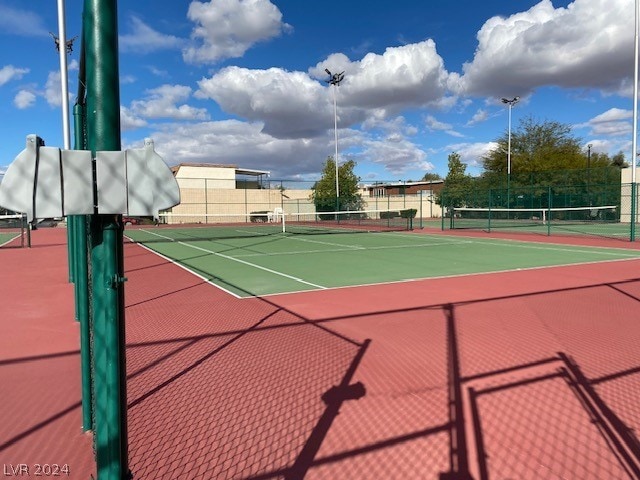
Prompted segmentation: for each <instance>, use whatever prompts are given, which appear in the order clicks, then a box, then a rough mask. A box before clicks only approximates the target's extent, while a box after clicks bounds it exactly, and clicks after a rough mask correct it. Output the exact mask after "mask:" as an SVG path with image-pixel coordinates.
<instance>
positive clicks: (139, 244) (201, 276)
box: [125, 235, 246, 299]
mask: <svg viewBox="0 0 640 480" xmlns="http://www.w3.org/2000/svg"><path fill="white" fill-rule="evenodd" d="M125 236H126V235H125ZM127 238H129V239H130V240H131V241H132V242H133V243H134V244H136V245H138V246H140V247H142V248H144V249H145V250H147V251H149V252H151V253H153V254H155V255H158V256H159V257H160V258H164V259H165V260H166V261H167V262H169V263H173V264H174V265H176V266H177V267H180V268H181V269H183V270H186V271H187V272H189V273H190V274H192V275H195V276H196V277H198V278H200V279H201V280H204V281H205V282H206V283H208V284H209V285H212V286H214V287H216V288H218V289H220V290H222V291H223V292H225V293H228V294H229V295H231V296H233V297H236V298H240V299H242V298H246V297H242V296H240V295H238V294H236V293H233V292H232V291H231V290H227V289H226V288H224V287H222V286H220V285H218V284H217V283H215V282H213V281H211V279H209V278H207V277H205V276H204V275H200V274H199V273H198V272H194V271H193V270H192V269H190V268H189V267H187V266H185V265H182V264H181V263H180V262H177V261H175V260H174V259H172V258H169V257H167V256H166V255H163V254H161V253H160V252H156V251H155V250H153V249H151V248H149V247H147V246H146V245H145V244H144V243H138V242H136V241H135V240H133V239H131V237H127Z"/></svg>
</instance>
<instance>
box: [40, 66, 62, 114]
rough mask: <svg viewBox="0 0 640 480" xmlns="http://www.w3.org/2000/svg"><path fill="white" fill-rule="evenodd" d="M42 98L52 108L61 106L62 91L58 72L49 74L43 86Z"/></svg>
mask: <svg viewBox="0 0 640 480" xmlns="http://www.w3.org/2000/svg"><path fill="white" fill-rule="evenodd" d="M44 98H45V100H46V101H47V103H48V104H49V105H50V106H52V107H59V106H61V105H62V100H61V99H62V90H61V87H60V72H59V71H57V72H49V75H48V76H47V83H46V84H45V90H44Z"/></svg>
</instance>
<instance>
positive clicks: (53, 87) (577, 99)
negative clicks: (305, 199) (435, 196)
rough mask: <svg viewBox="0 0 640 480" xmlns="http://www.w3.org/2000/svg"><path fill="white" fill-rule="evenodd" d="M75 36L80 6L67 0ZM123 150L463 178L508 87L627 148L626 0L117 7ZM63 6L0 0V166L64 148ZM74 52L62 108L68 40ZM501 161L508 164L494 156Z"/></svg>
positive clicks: (488, 135)
mask: <svg viewBox="0 0 640 480" xmlns="http://www.w3.org/2000/svg"><path fill="white" fill-rule="evenodd" d="M65 3H66V31H67V36H68V37H69V38H71V37H74V36H76V35H78V34H79V33H80V31H81V14H82V4H83V3H84V2H82V1H80V0H66V2H65ZM118 16H119V47H120V65H119V71H120V103H121V125H122V144H123V148H130V147H140V146H142V143H143V141H144V138H146V137H150V138H153V140H154V142H155V146H156V150H157V151H158V153H160V154H161V155H162V156H163V157H164V159H165V161H166V162H167V163H168V164H169V165H175V164H177V163H180V162H205V163H216V164H235V165H238V166H240V167H243V168H253V169H259V170H267V171H270V172H271V175H272V177H273V178H278V179H280V178H301V179H312V178H317V176H318V175H319V172H320V171H321V169H322V166H323V164H324V161H325V160H326V158H327V156H329V155H333V153H334V150H335V143H334V109H333V107H334V105H333V94H334V92H333V89H332V88H333V87H330V86H329V85H328V84H327V83H326V80H327V77H328V76H327V75H326V73H325V72H324V70H325V68H328V69H329V70H331V71H334V72H338V71H344V72H345V79H344V81H343V82H342V84H341V85H340V86H339V87H338V91H337V95H338V96H337V106H338V149H339V159H340V161H344V160H345V159H353V160H355V161H356V162H357V167H356V173H357V174H358V175H359V176H360V177H361V178H362V180H363V181H365V182H366V181H377V180H418V179H419V178H421V177H422V176H423V175H424V174H425V173H427V172H433V173H438V174H440V175H442V176H445V175H446V174H447V157H448V155H449V154H450V153H451V152H457V153H459V154H460V155H461V157H462V159H463V161H464V162H465V163H466V164H467V165H468V168H467V172H469V173H471V174H473V175H477V174H479V173H480V172H481V171H482V165H481V157H482V155H483V154H484V153H486V152H487V151H488V150H490V149H492V148H494V147H495V143H494V142H495V140H496V139H498V138H499V137H500V136H501V135H503V134H504V133H505V132H506V131H507V127H508V112H507V108H506V107H505V105H504V104H502V103H501V102H500V98H501V97H509V98H511V97H515V96H520V97H521V100H520V102H519V103H518V104H517V105H515V106H514V107H513V110H512V114H513V117H512V126H513V128H514V129H516V128H517V127H518V125H519V122H520V120H521V119H523V118H526V117H533V118H534V119H537V120H540V121H545V120H552V121H559V122H562V123H565V124H568V125H571V126H572V127H573V133H574V135H575V136H577V137H579V138H581V139H582V142H583V144H584V146H585V150H586V145H587V144H591V145H592V151H596V152H606V153H609V154H615V153H617V152H619V151H623V152H624V153H625V155H626V158H627V159H629V158H630V157H631V141H632V120H633V114H632V108H633V104H632V101H633V99H632V97H633V68H634V66H633V42H634V2H633V1H632V0H575V1H574V2H567V1H562V2H560V1H555V2H553V3H552V2H551V1H548V0H543V1H541V2H536V1H526V0H514V1H509V2H507V1H504V0H501V1H497V0H487V1H483V2H471V1H462V2H451V1H450V0H429V1H415V0H395V1H393V2H387V1H380V0H342V1H334V0H325V1H322V2H320V1H312V0H309V1H300V0H272V1H269V0H211V1H192V2H187V1H178V0H175V1H169V2H158V1H157V0H155V1H151V0H135V1H133V0H121V1H120V2H118ZM49 32H54V33H57V32H58V19H57V5H56V0H46V1H45V0H29V1H25V0H1V2H0V39H1V41H2V44H3V45H5V47H4V48H3V51H2V53H0V117H1V118H2V123H1V127H0V172H1V171H2V170H4V169H6V167H7V166H8V165H9V164H10V163H11V161H12V160H13V158H14V157H15V156H16V155H17V154H18V153H19V152H20V151H21V150H22V149H23V148H24V144H25V137H26V136H27V135H28V134H31V133H35V134H38V135H39V136H41V137H42V138H44V139H45V141H46V144H47V145H49V146H59V147H62V146H63V135H62V114H61V101H60V99H61V94H60V71H59V59H58V55H57V52H56V51H55V47H54V43H53V40H52V38H51V37H50V35H49ZM76 45H77V47H78V48H76V49H74V51H73V52H72V54H71V55H70V56H68V62H69V89H70V97H71V98H70V108H71V107H72V106H73V102H74V100H75V93H76V91H77V85H78V82H77V74H78V53H79V41H78V43H77V44H76ZM505 161H506V159H505Z"/></svg>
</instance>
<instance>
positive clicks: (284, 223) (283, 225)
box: [282, 210, 287, 233]
mask: <svg viewBox="0 0 640 480" xmlns="http://www.w3.org/2000/svg"><path fill="white" fill-rule="evenodd" d="M284 217H285V214H284V210H283V211H282V233H286V232H287V224H286V221H285V219H284Z"/></svg>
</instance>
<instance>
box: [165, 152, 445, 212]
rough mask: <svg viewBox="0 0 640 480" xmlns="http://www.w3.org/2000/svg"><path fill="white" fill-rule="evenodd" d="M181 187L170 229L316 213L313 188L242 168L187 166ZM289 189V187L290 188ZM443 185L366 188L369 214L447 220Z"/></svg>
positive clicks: (179, 173)
mask: <svg viewBox="0 0 640 480" xmlns="http://www.w3.org/2000/svg"><path fill="white" fill-rule="evenodd" d="M171 170H172V171H173V174H174V176H175V178H176V180H177V182H178V186H179V187H180V204H179V205H176V206H175V207H173V208H172V209H170V210H169V211H167V212H165V214H161V221H163V222H165V223H227V222H246V221H250V220H251V218H250V217H249V216H250V215H251V214H254V215H267V214H268V213H271V214H277V213H282V212H283V213H285V214H295V213H314V212H315V205H314V204H313V202H312V201H311V193H312V191H311V189H310V188H304V189H302V188H295V184H292V185H294V188H289V187H285V188H282V187H281V185H282V183H281V182H271V181H270V178H269V172H267V171H263V170H250V169H244V168H240V167H238V166H237V165H216V164H209V163H181V164H179V165H176V166H174V167H172V168H171ZM285 185H286V182H285ZM441 188H442V181H441V180H440V181H433V182H410V183H404V182H400V183H385V184H381V183H378V184H376V185H363V186H361V190H360V193H361V195H362V198H363V200H364V203H363V208H364V209H365V210H381V211H385V210H398V211H399V210H404V209H410V208H415V209H416V210H417V211H418V215H419V216H420V215H421V216H422V217H423V218H429V217H441V216H442V210H441V208H440V206H439V205H437V204H436V203H435V195H436V194H437V193H438V192H439V191H440V189H441Z"/></svg>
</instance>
